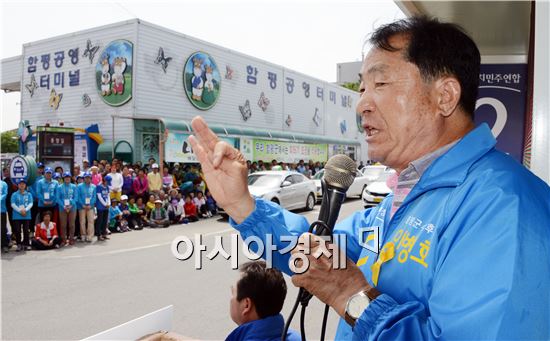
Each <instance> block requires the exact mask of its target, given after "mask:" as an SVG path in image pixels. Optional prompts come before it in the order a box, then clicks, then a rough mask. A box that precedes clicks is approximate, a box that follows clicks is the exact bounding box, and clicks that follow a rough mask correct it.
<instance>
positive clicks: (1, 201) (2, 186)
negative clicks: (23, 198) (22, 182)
mask: <svg viewBox="0 0 550 341" xmlns="http://www.w3.org/2000/svg"><path fill="white" fill-rule="evenodd" d="M7 196H8V184H7V183H6V182H5V181H3V180H0V208H1V209H0V212H2V213H6V212H7V211H6V197H7ZM10 204H11V203H10Z"/></svg>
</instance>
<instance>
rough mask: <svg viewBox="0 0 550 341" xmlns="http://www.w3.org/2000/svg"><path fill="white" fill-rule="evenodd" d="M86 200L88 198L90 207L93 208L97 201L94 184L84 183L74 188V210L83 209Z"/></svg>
mask: <svg viewBox="0 0 550 341" xmlns="http://www.w3.org/2000/svg"><path fill="white" fill-rule="evenodd" d="M86 198H90V204H89V205H90V207H94V206H95V202H96V200H97V194H96V187H95V185H94V184H92V183H90V185H86V183H84V182H83V183H80V184H78V186H76V208H77V209H78V210H80V209H83V208H84V205H86Z"/></svg>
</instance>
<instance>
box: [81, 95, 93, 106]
mask: <svg viewBox="0 0 550 341" xmlns="http://www.w3.org/2000/svg"><path fill="white" fill-rule="evenodd" d="M90 104H92V99H91V98H90V96H89V95H88V94H84V95H82V105H83V106H84V107H85V108H87V107H89V106H90Z"/></svg>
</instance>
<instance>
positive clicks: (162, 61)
mask: <svg viewBox="0 0 550 341" xmlns="http://www.w3.org/2000/svg"><path fill="white" fill-rule="evenodd" d="M171 60H172V57H166V56H164V49H163V48H162V47H159V52H158V55H157V59H155V64H158V65H160V67H161V68H162V71H164V73H166V69H167V68H168V63H170V61H171Z"/></svg>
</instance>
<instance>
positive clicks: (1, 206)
mask: <svg viewBox="0 0 550 341" xmlns="http://www.w3.org/2000/svg"><path fill="white" fill-rule="evenodd" d="M7 196H8V184H7V183H6V182H4V181H3V180H0V219H1V223H2V252H4V253H6V252H8V251H9V244H8V226H7V223H8V217H7V207H6V198H7Z"/></svg>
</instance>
